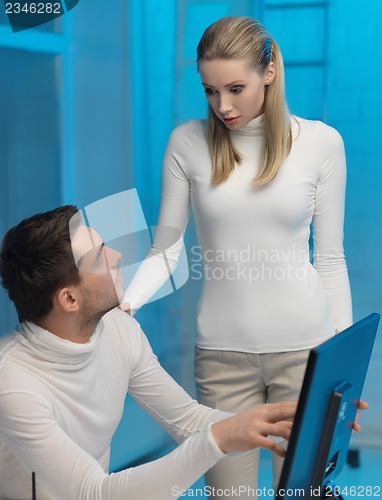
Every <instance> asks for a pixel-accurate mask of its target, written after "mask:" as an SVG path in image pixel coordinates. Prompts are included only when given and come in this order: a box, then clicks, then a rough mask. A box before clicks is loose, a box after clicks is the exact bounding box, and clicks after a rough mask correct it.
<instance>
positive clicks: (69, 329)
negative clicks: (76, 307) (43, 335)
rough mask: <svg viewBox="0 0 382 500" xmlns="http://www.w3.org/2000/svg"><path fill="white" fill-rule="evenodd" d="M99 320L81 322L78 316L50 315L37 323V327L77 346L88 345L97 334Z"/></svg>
mask: <svg viewBox="0 0 382 500" xmlns="http://www.w3.org/2000/svg"><path fill="white" fill-rule="evenodd" d="M98 322H99V320H98V319H97V320H95V319H92V320H87V321H84V320H81V318H79V317H78V315H73V316H72V315H70V316H67V315H66V314H59V313H50V314H48V315H47V316H45V317H44V318H42V319H41V320H39V321H38V322H37V325H38V326H40V327H41V328H44V329H45V330H48V331H49V332H50V333H52V334H53V335H56V336H57V337H60V338H61V339H64V340H69V341H70V342H75V343H77V344H86V342H88V341H89V340H90V338H91V336H92V335H93V333H94V332H95V329H96V327H97V324H98Z"/></svg>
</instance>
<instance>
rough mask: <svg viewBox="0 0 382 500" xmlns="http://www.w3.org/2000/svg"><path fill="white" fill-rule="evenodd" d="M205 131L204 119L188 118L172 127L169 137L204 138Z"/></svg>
mask: <svg viewBox="0 0 382 500" xmlns="http://www.w3.org/2000/svg"><path fill="white" fill-rule="evenodd" d="M205 133H206V120H189V121H187V122H185V123H182V124H180V125H178V126H177V127H175V128H174V130H173V131H172V132H171V135H170V137H176V138H177V139H182V138H184V139H187V138H190V137H195V138H198V137H200V138H203V139H204V138H205Z"/></svg>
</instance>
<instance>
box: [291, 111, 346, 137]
mask: <svg viewBox="0 0 382 500" xmlns="http://www.w3.org/2000/svg"><path fill="white" fill-rule="evenodd" d="M291 120H292V122H291V123H292V132H293V136H294V137H296V138H297V137H298V136H301V137H308V136H312V137H314V138H315V139H318V140H319V141H320V142H321V143H322V142H327V143H328V144H332V143H342V137H341V134H340V133H339V132H338V130H337V129H335V128H334V127H332V126H331V125H328V124H327V123H324V122H322V121H321V120H309V119H306V118H301V117H299V116H295V115H293V116H292V117H291Z"/></svg>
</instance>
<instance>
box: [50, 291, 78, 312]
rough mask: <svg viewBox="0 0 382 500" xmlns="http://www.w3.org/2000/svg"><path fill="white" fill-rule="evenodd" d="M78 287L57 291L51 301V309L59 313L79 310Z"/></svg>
mask: <svg viewBox="0 0 382 500" xmlns="http://www.w3.org/2000/svg"><path fill="white" fill-rule="evenodd" d="M78 299H79V291H78V287H76V286H70V287H65V288H61V289H60V290H58V291H57V292H56V294H55V296H54V299H53V307H54V309H56V310H57V311H59V312H67V313H71V312H77V311H78V309H79V302H78Z"/></svg>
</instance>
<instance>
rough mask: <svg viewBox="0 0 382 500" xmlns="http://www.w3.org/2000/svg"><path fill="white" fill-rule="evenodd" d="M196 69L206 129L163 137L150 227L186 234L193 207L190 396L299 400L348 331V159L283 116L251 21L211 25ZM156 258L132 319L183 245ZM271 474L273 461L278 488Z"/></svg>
mask: <svg viewBox="0 0 382 500" xmlns="http://www.w3.org/2000/svg"><path fill="white" fill-rule="evenodd" d="M197 65H198V70H199V73H200V77H201V81H202V85H203V87H204V90H205V93H206V97H207V100H208V105H209V106H208V107H209V110H208V119H207V122H206V123H205V122H204V121H199V120H193V121H191V122H188V123H186V124H184V125H181V126H180V127H178V128H176V129H175V130H174V131H173V133H172V134H171V136H170V139H169V142H168V145H167V149H166V153H165V157H164V163H163V179H162V182H163V186H162V195H161V207H160V215H159V224H158V225H159V227H164V226H170V227H175V228H177V229H178V230H179V231H181V232H182V233H183V232H184V230H185V228H186V225H187V218H188V213H189V208H190V205H191V206H192V209H193V213H194V218H195V223H196V229H197V236H198V240H199V244H200V246H201V249H202V256H203V258H204V266H205V267H204V271H205V273H204V286H203V292H202V296H201V298H200V302H199V307H198V316H197V339H196V356H195V378H196V385H197V395H198V399H199V401H200V402H202V403H203V404H206V405H208V406H212V407H217V408H220V409H221V410H226V411H233V412H238V411H242V410H244V409H246V408H248V407H250V406H253V405H256V404H259V403H262V402H265V401H269V402H275V401H282V400H286V399H287V400H290V399H297V398H298V395H299V391H300V387H301V383H302V379H303V375H304V370H305V366H306V361H307V356H308V353H309V350H310V349H311V348H312V347H314V346H316V345H318V344H320V343H321V342H323V341H325V340H327V339H328V338H330V337H331V336H333V335H334V334H335V333H336V332H340V331H341V330H343V329H345V328H346V327H348V326H349V325H350V324H351V323H352V310H351V296H350V287H349V280H348V274H347V268H346V263H345V258H344V253H343V219H344V198H345V182H346V172H345V156H344V149H343V142H342V139H341V137H340V135H339V134H338V133H337V132H336V131H335V130H334V129H333V128H331V127H329V126H327V125H325V124H323V123H321V122H318V121H310V120H304V119H301V118H297V117H293V116H291V115H290V114H289V112H288V109H287V106H286V102H285V94H284V72H283V62H282V56H281V53H280V50H279V47H278V45H277V43H276V42H275V41H274V39H273V38H272V37H271V35H270V34H269V32H268V31H267V30H266V28H264V27H263V26H262V25H261V24H260V23H258V22H257V21H255V20H254V19H251V18H246V17H225V18H222V19H220V20H218V21H216V22H215V23H213V24H212V25H211V26H209V27H208V28H207V29H206V31H205V32H204V34H203V36H202V38H201V40H200V42H199V44H198V47H197ZM312 222H313V243H314V253H313V264H312V263H311V262H310V255H309V236H310V225H311V223H312ZM164 246H165V245H163V244H162V243H161V242H159V240H157V241H156V242H155V245H154V248H153V250H152V252H151V255H152V256H153V258H152V259H147V260H146V261H145V262H144V263H143V264H142V266H141V268H140V270H139V271H138V273H137V275H136V276H135V278H134V280H133V282H132V284H131V286H130V287H129V288H128V290H127V291H126V294H125V299H124V300H125V302H126V303H129V304H130V306H131V307H132V308H135V307H137V304H141V303H143V302H144V301H145V300H146V299H147V297H148V295H151V294H152V293H153V292H154V291H155V287H153V288H154V289H153V288H151V289H150V291H148V289H149V288H150V287H148V285H147V280H148V281H150V278H148V276H150V275H155V276H156V285H155V286H156V287H157V286H159V285H158V283H159V282H160V281H161V279H159V276H163V277H164V278H165V277H166V274H167V267H168V263H169V262H170V265H171V267H174V265H175V263H176V260H177V254H178V252H179V247H180V243H179V242H178V244H176V245H173V246H171V247H170V248H169V249H168V250H167V251H166V258H163V257H162V254H161V253H160V251H161V250H163V249H164ZM164 278H163V279H164ZM127 307H128V306H127ZM257 462H258V455H257V452H256V451H254V452H251V453H248V454H245V455H239V456H230V457H227V458H226V459H225V460H223V461H221V462H220V464H218V465H217V466H216V467H214V468H213V469H212V470H211V471H209V473H208V474H207V476H206V483H207V484H208V485H210V486H215V487H216V488H232V487H239V486H245V487H248V488H253V489H256V486H257ZM280 468H281V461H280V460H278V459H277V457H275V458H274V477H275V481H277V478H278V474H279V471H280Z"/></svg>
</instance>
